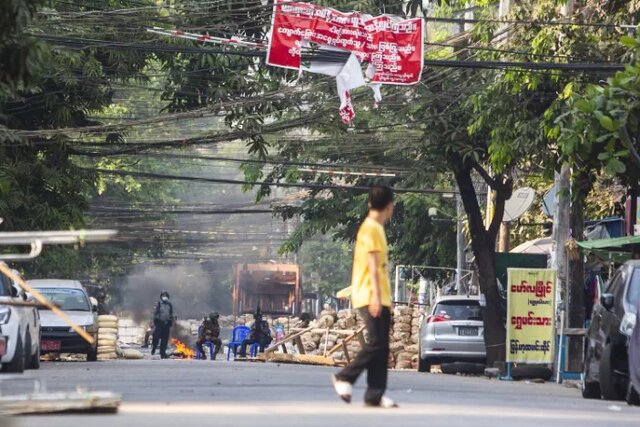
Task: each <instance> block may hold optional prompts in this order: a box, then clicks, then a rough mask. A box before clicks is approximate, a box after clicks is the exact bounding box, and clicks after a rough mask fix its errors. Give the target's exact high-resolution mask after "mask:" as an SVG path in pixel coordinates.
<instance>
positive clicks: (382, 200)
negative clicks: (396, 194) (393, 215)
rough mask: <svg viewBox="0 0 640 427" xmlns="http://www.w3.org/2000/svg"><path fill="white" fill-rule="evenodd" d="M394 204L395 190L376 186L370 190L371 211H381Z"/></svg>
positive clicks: (384, 186) (380, 185) (379, 185)
mask: <svg viewBox="0 0 640 427" xmlns="http://www.w3.org/2000/svg"><path fill="white" fill-rule="evenodd" d="M392 202H393V190H392V189H391V188H389V187H387V186H386V185H382V184H376V185H374V186H373V187H371V189H369V205H370V206H371V209H373V210H376V211H381V210H383V209H384V208H386V207H387V206H388V205H389V204H390V203H392Z"/></svg>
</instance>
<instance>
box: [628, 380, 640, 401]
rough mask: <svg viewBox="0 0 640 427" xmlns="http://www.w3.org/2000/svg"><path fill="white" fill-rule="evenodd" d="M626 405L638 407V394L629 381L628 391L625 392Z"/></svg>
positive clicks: (639, 397) (639, 396)
mask: <svg viewBox="0 0 640 427" xmlns="http://www.w3.org/2000/svg"><path fill="white" fill-rule="evenodd" d="M627 404H629V405H633V406H640V394H638V391H637V390H636V389H635V387H633V384H631V381H629V390H628V391H627Z"/></svg>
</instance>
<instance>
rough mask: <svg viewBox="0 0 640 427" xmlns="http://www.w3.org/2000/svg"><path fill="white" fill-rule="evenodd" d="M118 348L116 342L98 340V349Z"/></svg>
mask: <svg viewBox="0 0 640 427" xmlns="http://www.w3.org/2000/svg"><path fill="white" fill-rule="evenodd" d="M115 346H116V340H101V339H99V340H98V347H113V348H115Z"/></svg>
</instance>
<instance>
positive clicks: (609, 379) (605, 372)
mask: <svg viewBox="0 0 640 427" xmlns="http://www.w3.org/2000/svg"><path fill="white" fill-rule="evenodd" d="M612 347H613V346H612V345H611V344H607V345H606V346H605V347H604V349H603V350H602V355H601V357H600V372H599V374H600V375H599V376H600V394H601V395H602V398H603V399H605V400H623V399H624V397H625V393H624V391H623V390H621V387H620V385H619V383H618V381H617V379H616V374H615V373H614V369H613V363H612V358H613V349H612Z"/></svg>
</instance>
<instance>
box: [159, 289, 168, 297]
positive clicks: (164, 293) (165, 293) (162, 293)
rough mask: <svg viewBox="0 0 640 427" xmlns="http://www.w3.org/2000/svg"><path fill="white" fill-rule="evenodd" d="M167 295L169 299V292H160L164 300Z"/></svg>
mask: <svg viewBox="0 0 640 427" xmlns="http://www.w3.org/2000/svg"><path fill="white" fill-rule="evenodd" d="M165 295H166V296H167V298H169V292H167V291H162V292H160V298H162V297H163V296H165Z"/></svg>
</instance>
